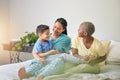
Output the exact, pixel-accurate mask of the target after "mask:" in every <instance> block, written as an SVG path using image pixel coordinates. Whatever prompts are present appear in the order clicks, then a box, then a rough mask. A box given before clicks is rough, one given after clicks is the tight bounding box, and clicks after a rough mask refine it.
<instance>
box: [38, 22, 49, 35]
mask: <svg viewBox="0 0 120 80" xmlns="http://www.w3.org/2000/svg"><path fill="white" fill-rule="evenodd" d="M47 29H49V26H48V25H43V24H41V25H38V26H37V28H36V34H37V35H38V34H39V33H43V32H44V31H45V30H47Z"/></svg>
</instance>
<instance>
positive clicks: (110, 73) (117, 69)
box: [0, 60, 120, 80]
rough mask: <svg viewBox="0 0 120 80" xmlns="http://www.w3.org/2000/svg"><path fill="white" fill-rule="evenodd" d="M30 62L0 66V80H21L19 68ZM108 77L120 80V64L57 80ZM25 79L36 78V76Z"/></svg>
mask: <svg viewBox="0 0 120 80" xmlns="http://www.w3.org/2000/svg"><path fill="white" fill-rule="evenodd" d="M30 62H31V60H28V61H25V62H21V63H15V64H7V65H2V66H0V80H19V78H18V76H17V72H18V69H19V68H20V67H22V66H25V67H26V66H28V65H29V63H30ZM107 78H110V79H112V80H120V65H110V64H109V65H105V66H104V67H102V68H101V73H99V74H90V73H79V74H74V75H71V76H69V77H66V78H59V79H57V80H105V79H107ZM25 80H35V78H30V79H25ZM49 80H56V79H49Z"/></svg>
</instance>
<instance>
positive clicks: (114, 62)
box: [0, 40, 120, 80]
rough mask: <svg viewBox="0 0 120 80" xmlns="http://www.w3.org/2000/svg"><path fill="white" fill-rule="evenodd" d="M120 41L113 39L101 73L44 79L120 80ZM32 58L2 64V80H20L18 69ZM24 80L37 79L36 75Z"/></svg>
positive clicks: (0, 73)
mask: <svg viewBox="0 0 120 80" xmlns="http://www.w3.org/2000/svg"><path fill="white" fill-rule="evenodd" d="M119 56H120V42H117V41H113V40H111V44H110V47H109V52H108V56H107V59H106V65H105V66H103V67H101V72H100V73H99V74H91V73H76V74H73V75H70V76H62V77H55V76H56V75H54V76H50V77H48V78H45V79H44V80H120V57H119ZM30 62H31V60H28V61H24V62H20V63H14V64H6V65H2V66H0V80H19V78H18V76H17V72H18V69H19V68H20V67H22V66H25V67H27V66H28V65H29V63H30ZM24 80H35V78H34V77H32V78H29V79H24Z"/></svg>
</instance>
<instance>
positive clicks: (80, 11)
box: [10, 0, 120, 41]
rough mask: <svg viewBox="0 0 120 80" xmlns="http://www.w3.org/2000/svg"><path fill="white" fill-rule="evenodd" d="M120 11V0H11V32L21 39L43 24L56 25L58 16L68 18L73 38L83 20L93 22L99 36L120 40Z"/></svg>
mask: <svg viewBox="0 0 120 80" xmlns="http://www.w3.org/2000/svg"><path fill="white" fill-rule="evenodd" d="M119 14H120V0H10V26H11V27H10V28H11V32H10V33H11V38H19V37H20V36H22V35H24V32H25V31H29V32H31V31H35V28H36V26H37V25H38V24H41V23H45V24H48V25H50V26H51V28H52V26H53V24H54V21H55V20H56V19H57V18H58V17H64V18H66V20H67V21H68V32H69V35H70V36H71V37H73V36H74V35H75V34H77V29H78V26H79V24H80V23H81V22H82V21H91V22H93V23H94V24H95V26H96V32H95V34H94V36H95V37H97V38H99V39H113V40H117V41H120V37H119V35H118V34H120V32H119V31H120V15H119Z"/></svg>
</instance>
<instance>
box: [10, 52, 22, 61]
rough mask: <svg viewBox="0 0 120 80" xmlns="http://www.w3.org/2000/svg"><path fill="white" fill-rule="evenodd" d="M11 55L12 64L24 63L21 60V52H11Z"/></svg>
mask: <svg viewBox="0 0 120 80" xmlns="http://www.w3.org/2000/svg"><path fill="white" fill-rule="evenodd" d="M9 55H10V63H18V62H22V60H21V59H20V52H19V51H9Z"/></svg>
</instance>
